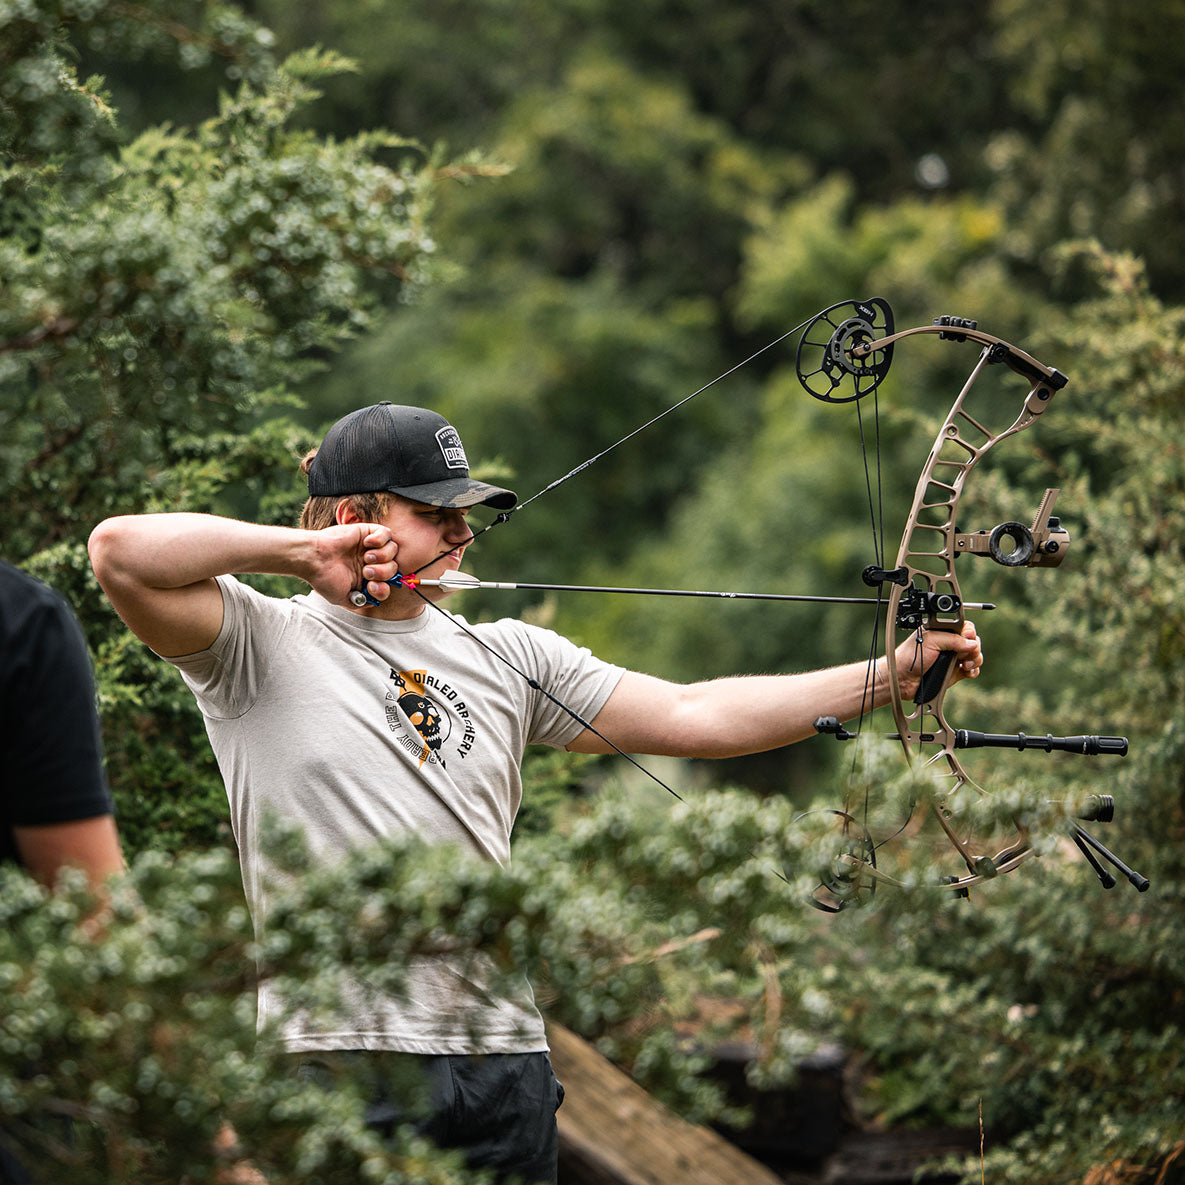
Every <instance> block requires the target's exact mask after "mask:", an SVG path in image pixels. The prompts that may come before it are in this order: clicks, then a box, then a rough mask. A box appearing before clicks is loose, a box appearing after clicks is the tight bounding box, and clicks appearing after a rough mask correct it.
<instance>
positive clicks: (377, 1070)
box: [298, 1051, 564, 1185]
mask: <svg viewBox="0 0 1185 1185" xmlns="http://www.w3.org/2000/svg"><path fill="white" fill-rule="evenodd" d="M298 1073H299V1074H300V1075H301V1076H302V1077H304V1078H308V1079H310V1080H311V1081H314V1082H317V1083H319V1084H321V1085H323V1086H325V1087H326V1088H328V1089H332V1086H333V1084H334V1082H335V1081H336V1080H338V1079H339V1078H340V1077H349V1078H351V1079H355V1080H357V1081H359V1082H360V1084H361V1085H362V1088H363V1090H364V1092H365V1097H366V1099H367V1107H366V1122H367V1124H368V1126H369V1127H371V1128H372V1129H374V1130H375V1131H377V1132H379V1133H380V1134H382V1135H384V1136H388V1137H389V1136H391V1135H392V1134H393V1133H394V1131H395V1129H396V1128H397V1127H399V1126H400V1125H401V1124H405V1123H409V1122H410V1123H413V1124H414V1126H415V1129H416V1131H417V1132H419V1133H420V1134H421V1135H423V1136H426V1137H427V1138H428V1139H430V1140H431V1141H432V1142H433V1143H434V1144H435V1145H436V1146H437V1147H438V1148H452V1149H457V1150H458V1151H461V1152H463V1153H464V1155H465V1160H466V1163H467V1164H468V1165H469V1167H470V1168H489V1169H494V1170H495V1172H496V1180H498V1181H499V1182H503V1181H506V1182H509V1181H512V1180H517V1181H521V1182H524V1183H527V1182H530V1183H531V1185H537V1183H542V1185H554V1183H555V1180H556V1171H557V1170H556V1159H557V1155H558V1148H559V1140H558V1136H557V1133H556V1120H555V1113H556V1111H558V1110H559V1106H560V1103H562V1102H563V1100H564V1088H563V1087H562V1086H561V1085H560V1083H559V1082H558V1081H557V1080H556V1076H555V1074H554V1073H553V1072H552V1068H551V1059H550V1058H549V1057H548V1056H547V1054H546V1053H491V1054H485V1055H484V1056H470V1055H462V1054H454V1055H439V1056H422V1055H418V1054H397V1053H364V1052H361V1051H350V1052H345V1053H318V1054H303V1055H301V1058H300V1068H299V1070H298Z"/></svg>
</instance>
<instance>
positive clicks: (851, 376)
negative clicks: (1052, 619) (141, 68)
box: [797, 297, 1148, 909]
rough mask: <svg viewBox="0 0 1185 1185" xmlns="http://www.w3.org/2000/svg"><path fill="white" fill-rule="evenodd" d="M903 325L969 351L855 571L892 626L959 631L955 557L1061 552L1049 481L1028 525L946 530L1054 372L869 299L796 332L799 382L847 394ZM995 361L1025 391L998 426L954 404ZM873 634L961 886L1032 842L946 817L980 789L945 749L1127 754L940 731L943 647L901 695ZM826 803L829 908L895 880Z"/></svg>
mask: <svg viewBox="0 0 1185 1185" xmlns="http://www.w3.org/2000/svg"><path fill="white" fill-rule="evenodd" d="M917 334H936V335H937V336H938V338H939V339H940V340H943V341H951V342H967V341H970V342H974V343H977V344H978V345H979V346H980V347H981V350H980V353H979V357H978V360H977V361H976V363H975V366H974V367H973V369H972V371H971V373H970V375H969V376H968V378H967V380H966V381H965V383H964V385H963V388H962V390H961V391H960V392H959V394H958V396H957V398H956V399H955V401H954V403H953V404H952V405H951V408H950V411H949V412H948V413H947V415H946V418H945V420H944V421H943V423H942V426H941V427H940V428H939V430H938V433H937V435H936V437H935V439H934V444H933V447H932V448H931V449H930V454H929V456H928V457H927V459H926V463H925V465H924V466H923V467H922V472H921V476H920V477H919V478H918V481H917V485H916V487H915V491H914V497H913V504H912V506H911V508H910V511H909V516H908V518H907V520H906V524H905V528H904V531H903V532H902V535H901V542H900V546H899V547H898V550H897V557H896V562H895V565H894V566H893V567H892V568H885V567H883V566H881V565H880V564H873V565H869V566H868V567H867V568H865V570H864V581H865V583H867V584H869V585H871V586H874V587H877V588H879V589H881V590H882V592H883V590H884V589H885V588H886V587H887V588H888V598H887V605H886V619H887V621H888V622H890V623H892V626H891V628H892V629H895V630H896V631H897V632H898V634H908V633H911V632H913V633H916V632H917V631H919V630H945V631H949V632H954V633H958V632H960V631H961V630H962V628H963V625H964V622H965V615H964V614H965V609H966V608H967V606H966V603H965V601H964V599H963V594H962V591H961V589H960V587H959V581H958V577H957V575H956V569H955V564H956V562H957V560H958V559H959V558H960V556H963V555H974V556H988V557H990V558H991V559H992V560H994V561H995V562H996V563H997V564H1001V565H1003V566H1005V567H1009V568H1018V567H1030V568H1032V567H1056V566H1058V565H1059V564H1060V563H1061V562H1062V560H1063V559H1065V557H1066V553H1067V551H1068V549H1069V545H1070V536H1069V534H1068V532H1067V531H1066V530H1065V528H1064V527H1062V525H1061V523H1060V522H1059V520H1058V519H1057V518H1056V517H1054V516H1053V514H1052V510H1053V505H1054V502H1055V500H1056V498H1057V495H1058V492H1059V491H1058V490H1056V489H1047V490H1046V491H1045V495H1044V497H1043V498H1042V500H1041V503H1040V505H1039V506H1038V509H1037V513H1036V515H1035V517H1034V518H1033V521H1032V523H1031V524H1029V525H1026V524H1024V523H1020V522H1015V521H1009V522H1003V523H1000V524H998V525H997V526H995V527H993V528H991V529H990V530H980V531H977V532H972V533H967V532H963V531H961V530H960V529H959V526H958V513H959V503H960V500H961V498H962V496H963V492H964V489H965V486H966V482H967V479H968V477H969V476H970V474H971V472H972V471H973V470H974V468H975V466H976V465H977V464H978V463H979V461H980V460H981V459H982V458H983V457H984V456H985V454H987V453H988V452H989V451H990V450H991V449H992V448H994V447H995V446H996V445H997V444H999V443H1000V442H1001V441H1002V440H1006V439H1008V438H1009V437H1011V436H1015V435H1016V434H1017V433H1019V432H1023V431H1024V430H1025V429H1027V428H1030V427H1032V426H1033V425H1034V424H1035V423H1036V422H1037V420H1038V418H1039V417H1040V416H1041V415H1042V414H1043V413H1044V412H1045V411H1046V409H1047V408H1048V407H1049V406H1050V404H1051V402H1052V401H1053V397H1054V395H1055V394H1056V393H1057V392H1058V391H1060V390H1061V389H1062V388H1063V387H1065V385H1066V382H1067V380H1066V377H1065V376H1064V375H1063V374H1061V373H1060V372H1059V371H1057V370H1055V369H1054V368H1052V367H1049V366H1046V365H1044V364H1043V363H1041V362H1039V361H1037V359H1036V358H1034V357H1032V355H1030V354H1027V353H1026V352H1025V351H1023V350H1021V349H1018V348H1017V347H1016V346H1014V345H1011V344H1009V343H1008V342H1006V341H1003V340H1002V339H1000V338H998V337H994V336H993V335H992V334H989V333H985V332H983V331H982V330H980V329H979V328H978V325H977V323H976V322H975V321H968V320H963V319H961V318H958V317H940V318H938V319H936V320H935V321H934V322H933V323H932V324H930V325H919V326H916V327H914V328H912V329H906V330H902V331H899V332H894V327H893V314H892V310H891V309H890V307H889V305H888V304H887V303H886V302H885V301H884V300H882V299H880V298H877V297H874V298H871V299H869V300H863V301H845V302H841V303H840V304H836V305H833V306H831V307H830V308H828V309H824V310H823V312H821V313H819V314H818V316H816V317H815V318H814V320H813V321H812V322H811V323H810V325H809V326H808V327H807V329H806V330H805V331H804V333H803V335H802V338H801V340H800V342H799V347H798V356H797V369H798V376H799V380H800V381H801V383H802V385H803V386H804V387H805V388H806V390H807V391H808V392H810V394H811V395H813V396H814V397H815V398H816V399H820V400H823V401H825V402H828V403H853V402H854V403H857V404H858V402H859V401H860V400H862V399H864V398H865V397H866V396H868V395H870V394H871V393H872V392H874V391H875V390H876V389H877V387H879V386H880V384H881V382H882V381H883V380H884V378H885V376H886V375H887V374H888V371H889V366H890V364H891V362H892V358H893V348H894V346H895V344H896V343H897V342H899V341H902V340H903V339H905V338H908V337H912V336H915V335H917ZM1000 365H1002V366H1004V367H1006V368H1007V369H1008V370H1010V371H1012V372H1013V373H1014V374H1016V375H1017V376H1019V377H1020V378H1021V379H1023V380H1024V382H1025V384H1026V385H1027V391H1026V393H1025V395H1024V398H1023V400H1022V402H1021V405H1020V408H1019V410H1018V411H1015V412H1013V413H1010V414H1011V417H1012V418H1011V419H1010V420H1006V421H1005V423H1004V425H1003V426H991V425H989V423H988V422H987V420H988V415H987V414H986V409H985V410H984V411H980V410H979V409H978V408H977V409H976V414H972V412H971V411H970V410H969V409H968V404H969V397H970V395H971V392H972V389H973V388H974V386H975V384H976V381H977V380H978V379H979V378H980V376H981V375H982V374H983V372H984V371H985V369H986V368H988V367H991V366H1000ZM886 634H887V635H889V636H888V637H887V638H886V646H885V654H886V663H887V668H888V669H887V675H888V682H889V693H890V702H891V705H892V712H893V718H894V721H895V724H896V727H897V732H896V733H895V734H894V737H895V739H897V740H899V741H900V742H901V745H902V747H903V748H904V750H905V754H906V757H907V759H909V760H910V761H911V763H912V762H913V761H914V760H915V758H916V757H918V756H919V755H922V754H924V755H925V761H924V764H925V765H926V767H928V768H930V769H931V771H932V772H934V773H936V774H937V775H938V783H939V790H938V793H937V795H936V797H935V799H934V802H933V807H934V812H933V813H934V815H935V816H936V818H937V820H938V822H939V824H940V826H941V827H942V830H943V831H944V832H945V834H946V837H947V839H948V840H949V841H950V843H951V844H952V845H953V846H954V848H955V851H956V852H957V853H958V855H959V857H960V860H961V862H962V864H963V865H964V871H963V872H961V873H960V874H958V875H952V876H949V877H947V878H945V879H944V880H943V881H942V883H943V884H945V885H946V886H948V887H949V888H950V889H952V890H954V891H955V892H958V893H960V894H962V895H966V892H967V890H968V889H969V888H970V887H971V886H972V885H977V884H980V883H981V882H983V881H985V880H988V879H990V878H993V877H996V876H999V875H1001V874H1002V873H1006V872H1010V871H1012V870H1013V869H1014V868H1016V867H1017V866H1018V865H1020V864H1021V863H1022V862H1023V861H1024V860H1025V859H1027V858H1028V857H1029V856H1030V855H1032V854H1033V846H1032V843H1031V840H1030V836H1029V834H1028V832H1027V830H1026V829H1025V828H1024V827H1023V826H1021V825H1019V824H1017V827H1016V834H1015V835H1014V836H1013V837H1012V838H1011V839H1010V840H1009V841H1008V842H1007V843H1006V844H1005V845H1004V846H1003V847H1001V848H999V849H997V850H995V851H991V850H989V849H987V848H984V847H983V846H981V845H980V844H979V843H977V842H976V840H975V839H974V837H973V836H972V835H971V834H970V833H969V832H968V831H966V830H965V829H964V828H963V827H961V826H960V824H959V822H958V820H957V818H956V816H955V813H954V811H953V810H952V809H951V807H950V805H949V804H950V803H951V801H952V799H954V798H955V796H956V793H957V792H958V791H959V790H961V789H963V788H964V787H967V788H970V789H971V790H973V791H975V792H977V793H979V794H984V793H986V792H985V791H984V790H983V788H982V787H980V786H978V785H977V784H976V783H975V782H974V780H973V779H972V778H971V777H970V775H969V774H968V773H967V771H966V770H965V769H964V767H963V764H962V762H961V761H960V759H959V756H958V750H963V749H973V748H982V747H997V748H1012V749H1019V750H1023V749H1040V750H1043V751H1045V752H1051V751H1054V750H1058V751H1064V752H1068V753H1077V754H1080V755H1084V756H1093V755H1108V754H1109V755H1116V756H1122V755H1124V754H1126V753H1127V747H1128V743H1127V739H1126V738H1125V737H1107V736H1063V737H1055V736H1048V735H1047V736H1043V737H1042V736H1027V735H1025V734H1024V733H1020V732H1018V733H1011V734H998V733H983V732H976V731H971V730H967V729H956V728H953V727H952V726H951V725H950V724H949V723H948V721H947V718H946V713H945V700H946V694H947V691H948V690H949V688H950V686H951V659H952V658H953V657H954V652H953V651H944V652H943V653H942V654H941V655H940V657H939V659H938V661H937V662H935V663H934V665H933V666H932V667H931V668H930V669H929V670H928V671H926V672H925V673H924V675H923V677H922V680H921V683H920V685H919V687H918V689H917V692H916V694H915V697H914V700H913V703H912V704H910V703H907V702H906V700H905V697H904V695H903V694H902V687H901V672H900V670H899V669H898V663H897V653H896V647H895V646H894V645H893V644H892V641H891V634H890V633H889V630H888V629H887V630H886ZM816 728H817V729H818V730H819V731H820V732H826V733H831V734H833V735H835V736H836V737H837V738H839V739H841V740H848V739H852V738H853V737H854V736H855V735H856V734H854V733H851V732H849V731H848V730H847V729H845V728H843V727H842V726H841V725H840V724H839V722H838V721H837V720H835V719H834V718H830V717H822V718H820V719H819V720H818V721H817V722H816ZM1113 812H1114V803H1113V800H1112V799H1111V798H1110V796H1106V795H1103V796H1096V798H1095V800H1094V801H1093V804H1092V805H1091V806H1090V807H1088V808H1087V809H1086V810H1085V811H1084V813H1083V815H1082V816H1081V817H1083V818H1086V819H1095V820H1098V821H1100V822H1109V821H1110V819H1111V818H1112V817H1113ZM836 813H837V814H838V815H839V816H840V817H841V818H842V819H843V820H844V823H845V826H846V827H847V828H849V830H851V829H855V830H856V832H857V835H856V838H855V840H854V841H852V840H851V836H849V841H850V842H849V845H848V848H847V850H846V851H845V852H844V853H843V855H842V857H841V859H840V861H839V863H838V865H837V870H836V874H835V877H834V878H833V880H832V881H831V882H829V883H827V884H825V885H824V886H822V895H821V896H820V897H818V898H817V899H816V904H818V905H819V906H820V907H821V908H824V909H839V908H842V907H843V904H844V903H845V901H847V900H848V899H850V898H851V897H853V896H859V895H860V894H861V893H870V892H872V891H873V890H874V889H875V885H876V883H877V881H881V882H889V883H893V884H900V883H901V882H899V881H896V880H895V879H894V878H892V877H889V876H887V875H886V874H885V873H884V872H882V871H881V870H879V869H878V868H877V867H876V855H875V853H876V847H877V845H876V844H874V843H873V841H872V839H871V837H870V836H869V834H868V831H867V828H866V826H864V825H863V824H861V823H859V822H858V821H857V820H856V819H855V818H854V817H853V816H852V815H851V813H850V812H848V811H841V812H836ZM1071 835H1072V838H1073V839H1074V841H1075V843H1076V844H1077V845H1078V847H1079V850H1080V851H1081V852H1082V853H1083V855H1084V856H1085V857H1086V859H1087V860H1088V861H1089V863H1090V864H1091V866H1092V868H1093V869H1094V871H1095V873H1096V874H1097V875H1098V877H1099V880H1100V881H1101V882H1102V884H1103V885H1104V887H1106V888H1111V887H1112V886H1114V884H1115V880H1114V878H1113V877H1112V876H1111V875H1110V873H1109V872H1108V871H1107V870H1106V869H1105V868H1104V867H1103V866H1102V865H1101V864H1100V863H1099V861H1098V859H1097V858H1096V854H1097V855H1098V856H1102V857H1103V859H1105V860H1106V861H1108V862H1109V863H1111V864H1112V865H1114V866H1115V867H1116V868H1118V869H1119V870H1120V871H1121V872H1122V873H1123V874H1124V875H1125V876H1126V877H1127V878H1128V880H1129V881H1131V883H1132V884H1133V885H1135V886H1136V888H1137V889H1138V890H1139V891H1141V892H1143V891H1144V890H1146V889H1147V888H1148V881H1147V879H1146V878H1144V877H1142V876H1141V875H1140V874H1139V873H1136V872H1133V871H1132V869H1130V868H1128V867H1127V865H1125V864H1124V863H1123V862H1122V861H1121V860H1119V859H1118V858H1117V857H1116V856H1115V855H1114V854H1113V853H1112V852H1110V851H1108V849H1107V848H1105V847H1104V846H1103V845H1102V844H1101V843H1099V841H1098V840H1096V839H1095V838H1094V837H1093V836H1092V835H1090V834H1089V833H1088V832H1086V831H1085V830H1084V829H1083V828H1082V827H1081V826H1080V825H1079V824H1078V823H1076V822H1075V823H1072V825H1071Z"/></svg>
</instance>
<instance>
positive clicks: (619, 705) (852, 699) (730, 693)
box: [568, 622, 983, 757]
mask: <svg viewBox="0 0 1185 1185" xmlns="http://www.w3.org/2000/svg"><path fill="white" fill-rule="evenodd" d="M943 650H953V651H955V653H956V655H957V659H956V662H955V675H954V678H955V679H956V680H957V679H965V678H971V677H974V676H975V675H977V674H978V673H979V668H980V666H981V665H982V663H983V653H982V650H981V647H980V643H979V639H978V637H977V636H976V633H975V627H974V626H973V625H972V624H971V623H970V622H968V623H967V625H966V626H965V627H964V632H963V635H961V636H960V635H958V634H950V633H941V632H931V633H927V634H925V635H924V638H923V641H922V645H921V646H920V647H919V646H918V644H917V642H916V641H915V639H914V638H912V637H910V638H908V639H907V640H906V641H905V642H903V643H902V644H901V646H900V647H899V648H898V650H897V665H898V672H899V678H900V681H901V687H902V694H903V695H909V696H912V695H913V693H914V691H915V690H916V688H917V684H918V681H919V680H920V679H921V676H922V673H923V671H925V670H927V669H928V668H929V667H930V666H931V665H932V664H933V662H934V661H935V659H936V658H937V657H938V655H939V653H941V652H942V651H943ZM887 665H888V664H887V662H886V660H885V659H883V658H881V659H879V660H878V661H877V663H876V664H875V670H874V676H873V679H872V682H873V687H872V688H871V689H869V687H868V683H869V668H868V664H867V663H865V662H854V663H848V664H847V665H845V666H840V667H831V668H828V669H826V670H819V671H809V672H805V673H803V674H796V675H746V676H734V677H731V678H725V679H714V680H709V681H706V682H702V683H690V684H680V683H669V682H667V681H666V680H664V679H656V678H654V677H653V676H651V675H643V674H639V673H638V672H635V671H627V672H626V673H625V674H624V675H623V676H622V677H621V680H620V681H619V682H618V684H617V686H616V687H615V688H614V689H613V692H612V694H611V695H610V696H609V699H608V700H607V701H606V702H605V704H604V706H603V707H602V708H601V710H600V711H599V712H598V713H597V715H596V716H595V717H594V719H593V721H592V725H593V728H595V729H596V732H599V733H602V734H603V735H604V736H605V737H608V738H609V740H611V741H612V742H613V743H614V744H615V745H617V746H618V747H619V748H620V749H622V750H624V751H625V752H627V753H649V754H655V755H663V756H672V757H739V756H741V755H743V754H746V753H760V752H764V751H765V750H767V749H777V748H780V747H781V746H783V745H790V744H793V743H794V742H795V741H800V740H803V739H804V738H805V737H809V736H814V735H815V727H814V723H815V721H816V720H817V719H818V718H819V717H820V716H835V717H837V718H838V719H840V720H849V719H851V718H852V717H854V716H856V715H858V714H859V713H860V711H861V708H868V707H870V706H875V707H880V706H881V705H883V704H886V703H888V701H889V687H888V674H887ZM870 694H871V696H872V700H873V702H872V704H871V705H869V703H868V697H869V695H870ZM568 748H569V749H570V750H572V751H574V752H578V753H609V752H612V749H611V747H610V746H609V745H607V744H606V743H605V741H603V740H602V739H601V737H599V736H597V735H596V733H594V732H593V731H591V730H589V729H586V730H584V731H583V732H582V733H580V735H579V736H577V738H576V739H575V740H574V741H572V742H571V743H570V744H569V745H568Z"/></svg>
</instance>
